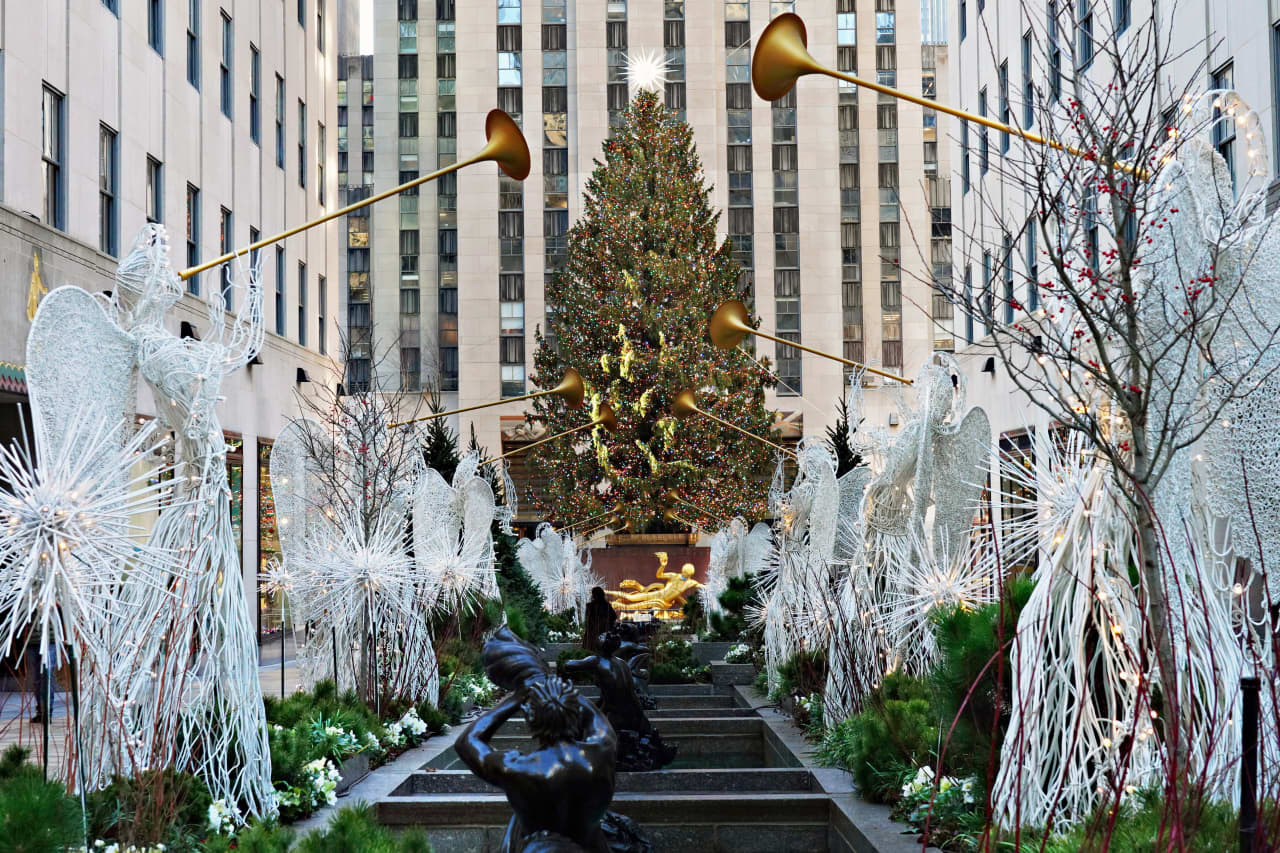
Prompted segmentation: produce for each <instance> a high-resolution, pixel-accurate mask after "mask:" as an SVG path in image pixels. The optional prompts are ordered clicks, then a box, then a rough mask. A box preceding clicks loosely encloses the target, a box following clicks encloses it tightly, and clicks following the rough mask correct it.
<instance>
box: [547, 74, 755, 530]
mask: <svg viewBox="0 0 1280 853" xmlns="http://www.w3.org/2000/svg"><path fill="white" fill-rule="evenodd" d="M709 198H710V188H709V187H708V186H707V184H706V183H705V181H704V178H703V173H702V167H701V163H700V162H699V159H698V156H697V152H696V150H695V148H694V144H693V134H692V132H691V131H690V129H689V126H688V125H687V124H685V123H684V122H683V121H680V120H679V119H678V118H676V117H675V115H674V114H673V113H672V112H671V111H669V110H668V109H667V108H666V107H665V106H663V105H662V103H661V102H660V101H659V99H658V96H657V95H656V94H655V93H654V92H653V91H649V90H641V91H640V92H639V93H638V94H637V95H636V97H635V99H634V100H633V101H632V102H631V104H630V105H629V106H628V108H627V111H626V113H625V122H624V124H623V126H622V127H620V128H618V129H617V130H616V131H615V132H614V134H613V136H612V137H610V138H609V139H608V140H606V142H605V143H604V162H603V163H600V162H599V161H597V167H596V170H595V173H594V174H593V175H592V177H591V179H590V180H589V181H588V183H587V186H586V191H585V193H584V199H583V211H582V216H581V218H580V219H579V220H578V221H577V222H576V223H575V224H574V226H573V227H572V228H571V229H570V231H569V235H568V259H567V263H566V265H565V267H564V268H563V269H562V270H560V271H558V272H557V273H556V274H555V275H554V276H553V278H552V279H551V281H550V282H549V283H548V286H547V303H548V305H549V306H552V307H553V312H551V311H549V312H548V313H549V316H550V317H551V318H552V319H551V321H550V322H551V327H550V331H551V332H552V334H551V335H549V336H546V337H544V336H543V334H542V333H541V330H539V332H538V335H537V341H538V350H537V353H536V356H535V360H534V363H535V368H536V371H537V373H536V375H535V376H534V377H533V380H534V381H535V382H536V383H537V384H539V385H541V386H543V387H548V386H551V385H554V384H555V383H556V382H557V381H559V378H560V376H561V375H562V373H563V371H564V370H565V368H568V367H573V368H575V369H577V370H578V371H579V372H580V373H581V374H582V377H583V379H584V381H585V384H586V388H587V405H586V406H584V407H583V408H582V409H578V410H570V409H568V408H567V407H566V406H565V404H564V401H562V400H561V399H560V398H558V397H554V396H548V397H543V398H539V399H538V400H536V401H535V403H534V412H533V413H531V414H530V416H529V418H530V420H531V421H533V422H538V423H543V424H545V425H546V429H547V433H548V434H553V433H558V432H562V431H564V430H566V429H570V428H572V427H576V426H581V425H583V424H585V423H588V422H589V421H590V420H591V419H592V418H593V417H594V416H595V415H596V414H597V413H598V411H599V407H600V405H601V404H603V403H608V404H609V405H610V406H611V407H612V408H613V410H614V413H615V415H616V417H617V420H618V429H617V431H616V432H614V433H609V432H607V431H605V430H604V429H603V427H600V426H597V427H595V428H593V429H592V430H590V431H584V432H582V433H578V434H576V435H575V436H573V437H570V438H565V439H562V440H559V441H555V442H551V443H550V444H547V445H543V446H542V447H540V448H538V449H537V450H534V451H531V454H530V459H529V466H530V468H532V469H533V472H534V474H535V475H539V476H541V477H543V478H545V481H546V482H547V489H548V495H547V499H548V503H549V506H548V510H549V516H550V517H551V518H552V519H554V520H555V521H557V522H559V523H562V524H563V523H569V522H574V521H577V520H579V519H583V518H586V517H588V516H592V515H600V514H603V513H607V512H608V511H609V509H610V508H611V507H613V506H614V504H615V503H621V504H622V505H623V508H624V509H623V512H622V515H623V518H624V519H625V520H627V521H629V522H630V530H632V531H633V532H642V531H655V530H663V529H668V528H665V527H664V526H663V524H662V521H661V519H662V513H663V508H662V495H663V494H664V493H665V492H667V491H668V490H670V489H676V490H678V491H679V493H680V495H681V496H682V497H683V499H684V500H686V501H688V503H689V504H693V505H695V506H697V507H699V508H701V510H702V512H699V510H697V509H694V508H693V507H691V506H689V505H688V504H678V505H676V506H675V507H674V509H675V511H676V512H677V513H678V514H679V515H681V516H683V517H684V518H686V519H689V520H691V521H696V522H699V523H701V524H703V525H705V526H708V527H712V528H714V527H716V526H718V525H719V523H720V522H719V520H720V519H725V518H730V517H732V516H734V515H738V514H741V515H744V516H746V517H748V518H759V517H761V516H763V515H764V514H765V490H766V485H767V478H768V475H769V472H770V471H771V470H772V465H773V451H771V450H770V449H769V448H768V447H767V446H766V445H764V444H761V443H760V442H758V441H755V440H753V439H751V438H748V437H746V436H743V435H741V434H739V433H737V432H734V431H733V430H730V429H728V428H725V427H722V426H719V425H717V424H716V423H714V422H713V421H711V420H709V419H707V418H704V417H701V416H693V417H690V418H688V419H686V420H680V421H678V420H676V418H675V417H674V416H673V415H672V414H671V403H672V401H673V399H674V398H675V396H676V395H677V394H679V393H680V391H682V390H684V389H686V388H694V389H695V390H696V393H697V400H698V405H699V407H700V408H702V409H704V410H706V411H710V412H713V413H715V414H716V415H718V416H719V417H722V418H724V419H725V420H728V421H730V422H732V423H734V424H736V425H738V426H740V427H742V428H743V429H746V430H748V431H750V432H752V433H754V434H756V435H758V436H761V437H768V435H769V430H770V427H771V425H772V423H773V420H774V416H773V414H772V413H771V412H769V411H767V410H766V409H765V405H764V392H765V388H766V387H767V386H768V385H769V384H770V383H771V382H772V380H771V379H770V377H769V374H768V373H767V366H766V367H765V368H762V367H761V366H759V365H756V364H755V363H754V361H753V359H752V358H751V356H750V355H749V354H748V353H746V352H745V351H741V350H730V351H725V350H719V349H717V348H716V347H715V346H713V345H712V343H711V341H710V339H709V338H708V337H707V331H706V327H707V321H708V319H709V318H710V317H711V314H712V313H713V312H714V310H715V308H716V306H717V305H719V304H720V303H721V302H723V301H725V300H727V299H743V300H744V301H748V300H749V299H750V293H749V292H747V291H748V290H749V289H747V288H744V287H743V285H742V283H741V282H740V274H739V268H738V265H737V264H736V263H735V262H734V260H733V258H732V257H731V254H730V245H729V242H728V241H727V240H725V241H718V240H717V238H716V224H717V221H718V219H719V213H718V212H717V211H715V210H714V209H713V208H712V207H711V205H710V203H709Z"/></svg>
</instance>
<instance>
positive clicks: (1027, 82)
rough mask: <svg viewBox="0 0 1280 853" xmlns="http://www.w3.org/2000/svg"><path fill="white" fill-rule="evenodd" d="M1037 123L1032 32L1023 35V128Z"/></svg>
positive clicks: (1028, 31)
mask: <svg viewBox="0 0 1280 853" xmlns="http://www.w3.org/2000/svg"><path fill="white" fill-rule="evenodd" d="M1035 123H1036V88H1035V85H1034V84H1033V83H1032V82H1031V30H1027V31H1026V32H1025V33H1023V34H1022V127H1023V129H1024V130H1026V129H1028V128H1030V127H1032V126H1033V125H1034V124H1035Z"/></svg>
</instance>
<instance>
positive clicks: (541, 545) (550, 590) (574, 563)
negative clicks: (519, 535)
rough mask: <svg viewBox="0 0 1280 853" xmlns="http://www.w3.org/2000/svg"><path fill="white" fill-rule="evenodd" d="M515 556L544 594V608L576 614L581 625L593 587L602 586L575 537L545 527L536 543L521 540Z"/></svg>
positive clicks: (587, 555)
mask: <svg viewBox="0 0 1280 853" xmlns="http://www.w3.org/2000/svg"><path fill="white" fill-rule="evenodd" d="M516 554H517V556H518V557H519V559H520V565H522V566H524V568H525V569H526V570H527V571H528V572H529V574H530V575H531V576H532V577H533V581H534V583H536V584H537V585H538V589H539V590H540V591H541V592H542V599H543V607H545V608H546V610H547V611H548V612H550V613H560V612H562V611H565V610H573V612H574V615H575V617H576V618H577V620H578V624H582V623H583V620H584V619H585V618H586V607H587V599H589V598H590V597H591V589H592V587H596V586H600V585H601V583H603V582H602V581H601V580H600V578H599V577H597V576H596V575H595V574H594V573H593V572H592V571H591V552H590V551H589V550H587V549H581V550H580V549H579V548H578V546H577V543H576V542H575V541H574V538H573V536H572V534H569V533H557V532H556V530H555V528H553V527H552V526H551V525H550V524H545V523H544V524H540V525H538V529H537V531H536V533H535V535H534V538H533V539H531V540H530V539H524V540H521V542H520V544H519V546H517V548H516Z"/></svg>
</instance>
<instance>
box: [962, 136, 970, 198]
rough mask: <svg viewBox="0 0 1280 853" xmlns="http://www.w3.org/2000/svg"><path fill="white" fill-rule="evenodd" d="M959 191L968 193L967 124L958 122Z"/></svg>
mask: <svg viewBox="0 0 1280 853" xmlns="http://www.w3.org/2000/svg"><path fill="white" fill-rule="evenodd" d="M960 191H961V192H965V193H967V192H968V191H969V122H967V121H965V120H964V119H961V120H960Z"/></svg>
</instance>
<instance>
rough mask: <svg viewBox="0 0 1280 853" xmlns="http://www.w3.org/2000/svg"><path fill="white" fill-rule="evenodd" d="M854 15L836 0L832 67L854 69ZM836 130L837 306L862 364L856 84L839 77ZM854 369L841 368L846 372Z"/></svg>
mask: <svg viewBox="0 0 1280 853" xmlns="http://www.w3.org/2000/svg"><path fill="white" fill-rule="evenodd" d="M857 28H858V14H857V8H856V6H855V3H854V0H839V2H837V3H836V67H837V69H838V70H840V71H846V72H848V73H850V74H856V73H857V71H858V54H857V50H858V33H857ZM836 112H837V116H836V124H837V132H838V133H839V134H840V307H841V313H842V315H843V323H842V331H841V341H842V343H841V346H842V348H843V354H844V357H845V358H847V359H850V360H852V361H858V362H863V361H865V360H866V358H865V355H866V353H865V348H866V329H865V324H864V320H863V313H862V306H863V300H862V178H861V176H860V175H859V165H858V88H857V87H856V86H854V85H852V84H850V83H846V82H844V81H840V83H839V88H838V94H837V103H836ZM851 369H852V368H847V367H846V369H845V375H846V376H847V375H848V373H849V371H850V370H851Z"/></svg>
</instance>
